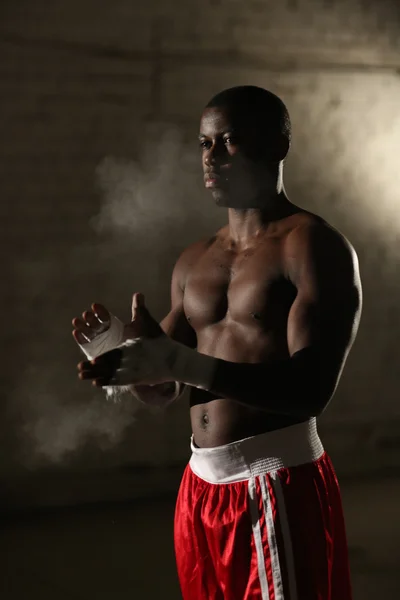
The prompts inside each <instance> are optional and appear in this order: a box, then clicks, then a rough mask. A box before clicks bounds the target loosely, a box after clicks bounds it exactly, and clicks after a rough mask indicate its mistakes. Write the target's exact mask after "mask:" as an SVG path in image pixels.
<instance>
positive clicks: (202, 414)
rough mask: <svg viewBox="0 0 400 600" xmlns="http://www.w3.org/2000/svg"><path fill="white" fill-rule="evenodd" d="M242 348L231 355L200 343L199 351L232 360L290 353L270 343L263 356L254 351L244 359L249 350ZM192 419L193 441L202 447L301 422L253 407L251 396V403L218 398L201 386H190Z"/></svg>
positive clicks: (237, 360)
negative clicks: (199, 387)
mask: <svg viewBox="0 0 400 600" xmlns="http://www.w3.org/2000/svg"><path fill="white" fill-rule="evenodd" d="M207 345H208V344H207ZM253 348H254V346H253ZM241 350H242V351H241V352H240V354H241V355H242V356H237V353H235V354H236V355H235V356H230V354H231V352H222V353H221V352H213V353H211V352H207V348H204V347H202V346H201V345H200V344H199V347H198V351H199V352H202V353H204V354H210V355H214V356H217V357H218V358H221V359H224V360H231V361H233V362H252V363H253V362H261V361H262V360H263V359H264V360H265V355H266V354H267V355H268V356H269V359H271V358H275V359H276V358H286V357H287V352H284V353H283V352H278V349H277V348H272V347H271V346H270V347H269V348H268V351H267V352H262V355H263V356H262V357H260V358H259V360H255V359H254V358H255V357H254V355H253V356H252V357H251V360H245V358H244V357H245V356H246V354H247V353H246V352H243V348H242V349H241ZM251 354H253V353H252V352H250V350H249V353H248V354H247V356H249V355H251ZM266 386H267V389H268V382H266ZM258 401H259V399H258ZM190 420H191V425H192V432H193V437H194V442H195V444H196V445H197V446H199V447H200V448H213V447H216V446H221V445H224V444H229V443H231V442H235V441H237V440H241V439H244V438H247V437H251V436H254V435H258V434H261V433H265V432H267V431H273V430H276V429H282V428H284V427H288V426H290V425H294V424H295V423H298V422H299V420H298V419H293V418H290V417H287V416H282V415H276V414H271V413H269V412H268V411H267V410H260V409H256V408H253V407H251V398H249V406H245V405H244V404H239V403H238V402H234V401H232V400H227V399H224V398H218V397H216V396H215V395H213V394H210V393H209V392H206V391H204V390H201V389H198V388H191V391H190Z"/></svg>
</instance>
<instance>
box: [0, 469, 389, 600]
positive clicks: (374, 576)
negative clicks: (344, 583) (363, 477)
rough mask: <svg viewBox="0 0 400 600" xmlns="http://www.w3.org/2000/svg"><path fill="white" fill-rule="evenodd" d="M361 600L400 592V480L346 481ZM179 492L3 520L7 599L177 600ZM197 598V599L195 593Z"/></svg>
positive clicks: (1, 585)
mask: <svg viewBox="0 0 400 600" xmlns="http://www.w3.org/2000/svg"><path fill="white" fill-rule="evenodd" d="M342 494H343V501H344V506H345V512H346V519H347V529H348V538H349V546H350V555H351V565H352V574H353V575H352V576H353V587H354V600H372V599H373V600H377V599H379V600H383V599H385V600H397V599H398V598H400V569H399V566H400V560H399V555H400V553H399V552H398V547H399V543H400V513H399V506H400V480H392V481H391V480H384V481H373V482H368V481H363V482H358V483H342ZM173 510H174V502H173V499H172V498H158V499H153V500H151V501H147V502H143V501H142V502H139V503H137V502H136V503H119V504H105V505H96V506H85V507H79V508H74V509H71V508H68V509H60V508H58V509H55V510H47V511H46V512H45V513H44V512H43V513H38V512H36V513H31V514H30V515H29V514H25V515H23V516H22V515H19V516H18V517H17V516H13V517H11V516H10V515H9V516H8V517H7V518H5V519H4V520H3V523H2V527H1V530H0V552H1V555H2V556H1V565H2V569H1V575H0V597H1V598H2V600H25V599H27V598H35V600H36V599H40V600H50V599H51V600H94V599H95V600H125V599H126V600H128V599H129V600H132V599H135V600H138V599H146V600H153V599H154V600H155V599H160V598H165V599H168V600H174V599H176V600H178V599H179V598H180V597H181V596H180V592H179V587H178V582H177V578H176V574H175V564H174V555H173V547H172V517H173ZM194 600H195V599H194Z"/></svg>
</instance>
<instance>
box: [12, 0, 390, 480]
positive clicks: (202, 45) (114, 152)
mask: <svg viewBox="0 0 400 600" xmlns="http://www.w3.org/2000/svg"><path fill="white" fill-rule="evenodd" d="M137 4H138V3H132V2H128V1H127V0H117V1H115V0H114V1H113V2H111V1H110V2H107V1H104V2H102V3H99V2H94V1H91V0H80V2H77V1H76V0H69V1H68V2H67V0H57V1H54V2H51V3H50V2H44V1H43V0H38V1H36V2H35V3H32V2H28V0H14V1H13V2H11V0H7V1H6V0H5V1H4V2H3V3H2V6H1V7H0V49H1V62H0V76H1V84H2V92H1V96H0V103H1V110H0V131H1V140H2V144H1V146H0V174H1V177H0V186H1V203H0V211H1V225H0V226H1V238H0V249H1V251H2V254H3V257H4V263H3V264H4V266H3V293H2V294H1V299H0V306H1V309H2V312H3V335H4V340H5V345H4V349H3V352H2V356H3V359H2V365H3V373H2V375H1V379H0V385H1V393H2V396H3V397H4V401H3V402H2V407H1V411H2V413H3V416H2V420H1V425H0V432H1V436H2V440H3V448H4V449H5V451H4V452H2V457H1V459H0V477H1V476H3V477H10V476H12V474H15V473H19V472H22V471H23V470H25V469H26V468H28V469H37V468H41V469H46V468H49V467H50V465H51V468H54V464H55V465H56V468H57V469H74V470H77V469H83V470H85V469H89V468H90V469H98V468H102V467H110V466H111V467H112V466H113V465H114V466H120V465H124V464H126V463H133V464H139V463H150V464H164V463H173V462H177V461H178V462H179V461H183V460H185V457H186V456H187V447H186V445H187V437H188V434H189V425H188V417H187V410H186V408H187V407H186V406H177V407H174V408H173V409H172V410H171V411H170V412H169V413H168V415H167V416H166V417H165V418H161V417H159V416H154V415H148V414H143V413H142V412H140V411H139V412H138V409H137V407H136V406H135V405H134V404H132V402H131V401H127V402H126V403H124V404H123V405H117V406H116V405H110V404H107V405H106V404H104V402H103V400H102V398H101V397H99V395H98V394H95V393H93V392H92V391H91V390H89V389H87V388H85V387H84V386H82V385H79V384H78V383H77V382H76V381H75V372H74V369H75V363H76V360H77V357H78V353H77V350H76V348H75V347H74V344H73V342H72V341H71V338H70V331H69V327H70V319H71V317H72V316H74V315H75V314H77V312H78V311H81V310H82V309H84V308H85V307H86V306H88V304H90V302H92V300H93V299H98V300H100V301H103V302H104V303H106V304H108V305H110V307H112V309H113V310H114V311H115V312H116V313H118V314H120V315H121V316H122V317H124V318H128V317H129V303H130V295H131V293H132V292H133V291H135V290H139V289H140V290H143V291H144V292H146V291H147V294H148V302H149V305H150V307H151V308H152V310H153V312H154V313H155V314H156V315H157V317H161V316H162V314H163V313H164V312H165V311H166V310H167V304H168V286H169V276H170V272H171V269H172V266H173V263H174V260H175V259H176V257H177V255H178V254H179V252H180V250H181V249H182V248H183V247H184V246H185V245H186V244H187V243H189V242H190V241H191V240H194V239H197V238H198V237H200V236H201V235H203V234H204V232H206V231H211V230H213V229H214V228H215V227H217V226H218V225H219V224H220V223H221V222H222V219H223V215H222V214H221V213H220V212H218V211H217V210H215V209H213V208H211V207H210V205H209V204H207V201H208V198H207V196H205V195H204V193H203V191H202V190H201V186H200V182H199V174H198V166H197V155H196V147H195V144H196V143H195V137H196V128H197V122H198V117H199V113H200V110H201V107H202V106H203V105H204V103H205V102H206V101H207V100H208V99H209V97H210V96H211V95H212V94H213V93H215V92H217V91H218V90H220V89H222V88H224V87H227V86H230V85H237V84H242V83H253V84H256V85H262V86H265V87H267V88H269V89H272V90H273V91H275V92H276V93H278V94H280V95H281V96H282V98H283V99H284V100H285V101H286V102H287V104H288V107H289V109H290V112H291V113H292V120H293V127H294V143H293V149H292V155H291V157H290V160H289V161H288V165H287V174H286V185H287V189H288V192H289V195H290V197H291V199H292V200H293V201H294V202H296V203H299V204H300V205H302V206H304V207H306V208H308V209H311V210H315V211H316V212H318V213H319V214H321V215H322V216H323V217H324V218H326V219H327V220H328V221H330V222H331V223H332V224H333V225H335V226H336V227H338V228H339V229H341V230H342V231H343V232H344V233H345V234H346V235H347V236H348V237H349V238H350V240H351V241H352V242H353V244H354V245H355V246H356V249H357V251H358V254H359V257H360V261H361V271H362V277H363V283H364V293H365V308H364V315H363V321H362V326H361V330H360V333H359V336H358V339H357V342H356V344H355V347H354V350H353V352H352V354H351V356H350V359H349V362H348V367H347V368H346V371H345V374H344V377H343V380H342V383H341V386H340V389H339V390H338V393H337V396H336V399H335V402H334V403H333V404H332V407H331V408H330V409H329V411H328V412H327V413H326V415H325V416H324V418H323V420H322V423H323V425H322V426H323V428H324V429H325V432H326V436H327V437H326V439H327V441H328V445H329V448H330V449H331V452H332V454H333V455H334V456H335V457H336V459H337V463H338V466H339V470H340V469H343V470H344V469H347V470H350V471H351V470H352V469H353V470H360V469H361V470H365V468H366V467H367V466H368V464H370V463H371V462H372V463H373V465H374V467H377V468H380V467H382V466H391V465H396V466H398V464H399V459H400V454H399V443H398V434H397V431H398V428H396V426H397V423H398V421H399V417H400V414H399V408H398V406H399V405H398V401H397V395H398V389H399V383H400V382H399V375H398V368H397V365H398V361H397V339H398V337H399V334H400V317H399V311H398V305H399V300H400V290H399V283H398V282H399V279H398V277H396V276H397V275H398V265H399V252H400V251H399V244H398V239H399V234H400V217H399V215H398V199H397V196H398V189H399V185H398V184H399V183H400V182H399V175H398V174H397V161H396V155H397V152H396V144H397V140H398V138H399V136H398V134H399V133H400V120H399V117H398V105H399V98H400V82H399V77H398V67H399V59H398V56H399V41H398V36H397V31H398V27H399V12H400V11H399V8H398V7H397V6H396V3H395V2H394V1H393V2H389V1H381V2H379V3H378V2H376V3H373V2H361V1H355V0H354V1H349V0H347V1H346V2H345V1H344V0H342V1H336V2H335V1H324V2H321V1H319V2H317V0H314V1H312V0H299V1H297V2H296V1H295V0H291V1H290V0H287V1H286V2H279V3H277V2H272V1H271V0H270V1H265V0H264V1H263V2H261V1H256V0H253V1H249V2H246V3H243V2H238V1H236V0H220V1H217V0H215V1H214V2H212V1H209V2H204V1H202V2H198V1H197V0H196V1H191V2H184V1H183V0H174V2H173V3H172V4H168V3H165V2H161V1H160V2H156V1H155V0H152V1H151V2H147V3H142V4H140V5H139V6H137ZM135 161H136V162H135ZM138 161H139V163H138ZM138 164H140V165H141V166H140V168H139V167H138V166H137V165H138ZM135 165H136V166H135ZM182 169H183V171H184V172H185V174H186V175H185V178H184V181H182V183H180V186H179V189H176V184H174V178H173V174H174V173H176V172H180V173H181V172H182ZM138 190H139V191H140V193H139V192H138ZM118 211H119V212H118ZM121 211H125V212H121ZM118 214H119V215H121V214H123V215H124V217H123V218H121V217H118ZM96 216H97V220H96V219H95V220H94V221H93V218H94V217H96ZM145 255H146V256H148V257H149V259H148V260H149V263H148V264H145V263H144V258H143V257H144V256H145ZM343 423H344V425H342V424H343ZM338 432H339V434H340V435H338ZM349 456H351V457H352V459H351V460H349Z"/></svg>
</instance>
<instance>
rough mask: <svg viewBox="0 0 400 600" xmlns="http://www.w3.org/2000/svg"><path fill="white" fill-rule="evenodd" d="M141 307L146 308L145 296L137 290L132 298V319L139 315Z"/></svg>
mask: <svg viewBox="0 0 400 600" xmlns="http://www.w3.org/2000/svg"><path fill="white" fill-rule="evenodd" d="M141 308H146V307H145V303H144V296H143V294H140V293H138V292H136V293H135V294H133V298H132V321H134V320H135V319H136V318H137V317H138V313H139V311H140V309H141Z"/></svg>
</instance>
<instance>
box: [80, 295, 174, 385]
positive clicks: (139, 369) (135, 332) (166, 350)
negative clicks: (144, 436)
mask: <svg viewBox="0 0 400 600" xmlns="http://www.w3.org/2000/svg"><path fill="white" fill-rule="evenodd" d="M86 333H87V332H86ZM86 333H85V335H86ZM125 339H128V342H127V343H126V344H125V345H123V346H121V347H119V348H118V349H115V350H111V351H110V352H106V353H105V354H102V355H101V356H99V357H97V358H96V359H94V360H92V361H90V362H89V361H85V362H82V363H80V364H79V365H78V370H79V378H80V379H83V380H85V379H88V380H92V383H93V385H96V386H98V387H103V386H110V385H111V386H121V385H123V386H125V385H136V384H142V385H155V384H158V383H164V382H168V381H171V380H172V379H173V376H172V373H171V365H172V363H173V359H172V356H173V354H174V350H175V345H176V343H175V342H173V341H172V340H170V338H168V337H167V336H166V335H165V333H164V332H163V330H162V329H161V327H160V326H159V324H158V323H157V321H155V319H153V317H152V316H151V315H150V313H149V312H148V310H147V308H146V306H145V303H144V296H143V295H142V294H134V296H133V302H132V322H131V323H130V325H129V326H126V328H125Z"/></svg>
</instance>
